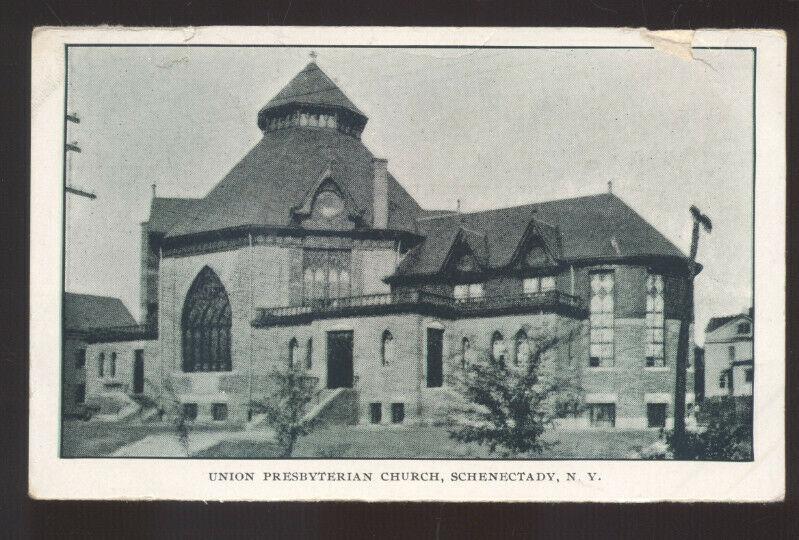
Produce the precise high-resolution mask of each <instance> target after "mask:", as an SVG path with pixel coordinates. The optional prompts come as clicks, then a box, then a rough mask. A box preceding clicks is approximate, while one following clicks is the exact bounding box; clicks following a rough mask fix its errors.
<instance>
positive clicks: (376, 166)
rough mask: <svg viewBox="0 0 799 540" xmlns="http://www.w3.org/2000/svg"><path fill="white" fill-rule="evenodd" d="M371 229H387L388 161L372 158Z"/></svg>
mask: <svg viewBox="0 0 799 540" xmlns="http://www.w3.org/2000/svg"><path fill="white" fill-rule="evenodd" d="M372 170H373V171H374V172H373V173H372V174H373V175H374V177H373V184H372V228H374V229H385V228H387V227H388V160H387V159H383V158H372Z"/></svg>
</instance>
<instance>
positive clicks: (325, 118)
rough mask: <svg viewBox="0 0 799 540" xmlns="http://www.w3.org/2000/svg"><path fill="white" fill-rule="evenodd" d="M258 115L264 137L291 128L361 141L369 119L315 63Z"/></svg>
mask: <svg viewBox="0 0 799 540" xmlns="http://www.w3.org/2000/svg"><path fill="white" fill-rule="evenodd" d="M315 58H316V53H311V62H310V63H308V65H307V66H305V68H304V69H303V70H302V71H300V72H299V73H298V74H297V75H296V76H295V77H294V78H293V79H292V80H291V81H290V82H289V83H288V84H287V85H286V86H285V87H283V89H282V90H281V91H280V92H278V94H277V95H276V96H275V97H273V98H272V99H271V100H270V101H269V103H267V104H266V105H265V106H264V107H263V108H262V109H261V110H260V112H259V113H258V127H259V128H261V131H263V132H264V133H269V132H272V131H275V130H278V129H286V128H291V127H309V128H323V129H335V130H338V131H340V132H342V133H346V134H348V135H352V136H353V137H356V138H360V136H361V133H362V132H363V128H364V126H366V122H367V120H368V118H367V117H366V115H365V114H364V113H363V112H361V111H360V109H358V107H356V106H355V105H354V104H353V103H352V101H350V99H349V98H348V97H347V96H346V95H344V92H342V91H341V89H339V87H338V86H336V83H334V82H333V81H332V80H331V79H330V77H328V76H327V75H326V74H325V73H324V72H323V71H322V70H321V69H320V68H319V66H318V65H316V62H315V61H314V59H315Z"/></svg>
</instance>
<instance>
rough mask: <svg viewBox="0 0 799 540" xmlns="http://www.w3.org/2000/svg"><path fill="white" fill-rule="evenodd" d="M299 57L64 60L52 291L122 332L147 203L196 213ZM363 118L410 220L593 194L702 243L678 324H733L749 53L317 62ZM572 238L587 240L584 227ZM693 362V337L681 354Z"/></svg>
mask: <svg viewBox="0 0 799 540" xmlns="http://www.w3.org/2000/svg"><path fill="white" fill-rule="evenodd" d="M310 52H311V51H310V49H307V48H293V47H292V48H284V47H279V48H273V47H270V48H266V47H251V48H238V47H108V48H106V47H91V48H88V47H82V48H76V47H71V48H70V50H69V63H68V69H69V74H68V90H67V94H68V95H67V102H68V105H67V107H68V110H69V111H70V112H74V113H77V115H78V116H79V117H80V120H81V121H80V123H79V124H71V123H70V124H69V126H68V130H69V131H68V135H67V137H68V140H69V141H76V142H77V143H78V145H79V146H80V147H81V150H82V151H81V153H80V154H71V155H70V162H69V164H68V181H69V183H70V184H74V185H76V186H80V187H81V188H84V189H87V190H89V191H92V192H94V193H95V194H96V195H97V198H96V199H94V200H89V199H84V198H80V197H76V196H71V195H70V196H68V197H67V208H66V212H67V217H66V222H67V240H66V241H67V250H66V251H67V255H66V259H67V260H66V283H67V285H66V288H67V290H69V291H74V292H84V293H91V294H101V295H109V296H115V297H119V298H121V299H122V300H123V301H124V302H125V304H126V305H127V306H128V308H129V309H130V310H131V312H132V313H133V315H134V316H135V317H137V318H138V317H139V316H140V313H139V257H140V243H141V229H140V223H141V222H143V221H146V220H147V217H148V211H149V205H150V200H151V196H152V192H151V187H150V186H151V184H156V185H157V193H158V195H159V196H163V197H202V196H204V195H205V194H206V193H208V191H210V190H211V189H212V188H213V187H214V186H215V185H216V184H217V183H218V182H219V181H220V180H221V179H222V177H224V175H225V174H226V173H227V172H228V171H229V170H230V169H231V168H232V167H233V166H234V165H235V164H236V163H237V162H238V161H239V160H240V159H241V158H242V157H243V156H244V155H245V154H246V153H247V151H248V150H249V149H250V148H252V147H253V146H254V145H255V144H256V143H257V142H258V140H259V139H260V137H261V132H260V130H259V129H258V127H257V124H256V115H257V113H258V110H259V109H260V108H261V107H262V106H263V105H264V104H266V102H267V101H269V99H271V98H272V97H273V96H274V95H275V94H276V93H277V92H278V91H279V90H280V89H281V88H282V87H283V86H284V85H285V84H286V83H288V81H289V80H291V78H292V77H293V76H294V75H295V74H296V73H297V72H299V71H300V70H301V69H302V68H303V67H304V66H305V65H306V64H307V63H308V61H309V53H310ZM316 53H317V54H318V56H317V60H316V61H317V63H318V64H319V66H320V67H321V68H322V70H324V71H325V72H326V73H327V74H328V75H329V76H330V77H331V78H332V79H333V80H334V81H335V82H336V84H338V86H339V87H340V88H341V89H342V90H343V91H344V93H345V94H347V96H348V97H349V98H350V99H351V100H352V101H353V102H354V103H355V105H356V106H358V108H359V109H361V110H362V111H363V112H364V113H365V114H366V115H367V116H368V117H369V122H368V124H367V126H366V130H365V131H364V133H363V137H362V138H363V141H364V143H365V144H366V146H367V147H369V148H370V149H371V150H372V152H373V153H374V154H375V155H377V156H380V157H384V158H387V159H388V167H389V170H390V171H391V172H392V174H393V175H394V176H395V177H396V178H397V179H398V180H399V181H400V182H401V183H402V184H403V186H404V187H405V188H406V189H407V190H408V191H409V192H410V193H411V195H413V196H414V197H415V198H416V200H417V201H418V202H419V203H420V204H421V205H422V207H424V208H446V209H453V210H454V209H455V207H456V204H457V201H458V199H460V200H461V208H462V209H463V210H464V211H473V210H483V209H488V208H497V207H505V206H512V205H518V204H527V203H532V202H538V201H546V200H551V199H559V198H567V197H574V196H579V195H589V194H595V193H602V192H605V191H607V190H608V182H612V186H613V187H612V189H613V193H615V194H616V195H618V196H619V197H621V198H622V199H623V200H624V201H625V202H626V203H627V204H629V205H630V206H631V207H632V208H633V209H635V210H636V211H637V212H638V213H639V214H640V215H641V216H643V217H644V218H645V219H646V220H647V221H649V222H650V223H652V224H653V225H654V226H655V227H656V228H657V229H658V230H659V231H660V232H661V233H663V234H664V235H665V236H666V237H667V238H668V239H669V240H671V241H672V242H673V243H674V244H676V245H677V246H678V247H679V248H680V249H682V250H683V251H684V252H687V251H688V248H689V245H690V239H691V238H690V237H691V225H692V224H691V218H690V214H689V212H688V208H689V207H690V205H692V204H695V205H697V206H698V207H699V208H700V209H701V210H702V211H703V212H705V213H706V214H708V215H709V216H710V217H711V219H712V220H713V231H712V233H711V234H709V235H703V236H702V238H701V241H700V245H699V255H698V260H699V261H700V262H701V263H702V264H703V265H704V270H703V272H702V273H701V274H700V275H699V276H698V277H697V280H696V323H697V329H698V330H703V329H704V327H705V325H706V323H707V321H708V319H709V318H710V317H712V316H719V315H725V314H732V313H738V312H741V311H743V310H745V309H746V308H748V307H749V306H750V305H751V302H752V298H751V288H752V228H751V223H752V177H753V171H752V167H753V164H752V53H751V51H744V50H694V56H695V58H697V59H698V60H695V61H685V60H681V59H679V58H676V57H673V56H670V55H667V54H665V53H662V52H659V51H655V50H652V49H644V50H633V49H625V50H613V49H611V50H605V49H378V48H374V49H371V48H359V49H345V48H318V49H316ZM586 226H587V227H590V224H586ZM696 340H697V342H698V343H700V344H701V343H702V342H703V341H704V340H703V332H702V331H698V332H697V335H696Z"/></svg>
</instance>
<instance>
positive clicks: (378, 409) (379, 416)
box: [369, 403, 383, 424]
mask: <svg viewBox="0 0 799 540" xmlns="http://www.w3.org/2000/svg"><path fill="white" fill-rule="evenodd" d="M369 421H370V422H371V423H373V424H379V423H380V422H382V421H383V404H382V403H370V404H369Z"/></svg>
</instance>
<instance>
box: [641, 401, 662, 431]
mask: <svg viewBox="0 0 799 540" xmlns="http://www.w3.org/2000/svg"><path fill="white" fill-rule="evenodd" d="M646 419H647V425H649V427H666V404H665V403H647V404H646Z"/></svg>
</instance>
